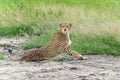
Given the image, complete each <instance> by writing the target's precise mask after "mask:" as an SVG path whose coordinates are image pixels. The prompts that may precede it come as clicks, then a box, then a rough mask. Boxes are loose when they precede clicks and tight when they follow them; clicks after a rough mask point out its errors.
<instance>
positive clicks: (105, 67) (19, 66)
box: [0, 39, 120, 80]
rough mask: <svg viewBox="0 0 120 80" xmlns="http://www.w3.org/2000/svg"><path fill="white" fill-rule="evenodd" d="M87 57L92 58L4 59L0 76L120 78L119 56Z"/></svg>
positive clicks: (0, 79)
mask: <svg viewBox="0 0 120 80" xmlns="http://www.w3.org/2000/svg"><path fill="white" fill-rule="evenodd" d="M9 40H10V39H9ZM13 40H14V39H13ZM3 41H4V40H3ZM8 42H9V41H8ZM14 42H15V40H14ZM20 42H21V41H20ZM13 44H15V43H13ZM1 49H2V48H1ZM1 51H2V50H1ZM85 57H88V60H82V61H80V60H77V59H75V58H70V59H67V60H64V61H49V60H46V61H40V62H24V61H17V62H14V61H10V60H8V59H7V60H0V80H120V57H119V56H110V55H85Z"/></svg>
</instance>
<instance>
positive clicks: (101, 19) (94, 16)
mask: <svg viewBox="0 0 120 80" xmlns="http://www.w3.org/2000/svg"><path fill="white" fill-rule="evenodd" d="M119 4H120V0H0V17H1V18H0V36H2V37H3V36H4V37H8V36H9V37H13V36H14V37H15V36H26V35H29V38H30V41H28V42H26V43H24V45H22V46H21V48H33V47H36V46H39V45H44V44H46V43H47V42H48V41H49V40H50V39H51V37H52V35H53V34H54V33H55V32H56V31H57V30H58V28H59V27H58V25H59V24H60V23H63V22H68V23H71V24H72V29H71V32H70V36H71V39H72V42H73V44H72V49H74V50H76V51H78V52H80V53H83V54H115V55H119V54H120V27H119V25H120V5H119ZM35 36H36V37H35Z"/></svg>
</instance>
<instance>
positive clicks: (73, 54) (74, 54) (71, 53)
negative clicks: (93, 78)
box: [64, 46, 86, 60]
mask: <svg viewBox="0 0 120 80" xmlns="http://www.w3.org/2000/svg"><path fill="white" fill-rule="evenodd" d="M64 51H65V53H67V54H69V55H72V56H74V57H76V58H77V59H78V60H86V58H83V56H82V55H81V54H79V53H78V52H76V51H73V50H71V49H70V46H69V47H68V48H65V49H64Z"/></svg>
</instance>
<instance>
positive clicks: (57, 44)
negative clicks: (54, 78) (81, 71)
mask: <svg viewBox="0 0 120 80" xmlns="http://www.w3.org/2000/svg"><path fill="white" fill-rule="evenodd" d="M71 26H72V25H71V24H70V23H62V24H60V25H59V30H58V32H56V33H55V34H54V36H53V38H52V39H51V40H50V41H49V42H48V43H47V44H46V45H44V46H42V47H40V48H37V49H34V50H30V51H26V52H24V54H23V55H22V56H21V57H15V56H14V55H13V56H12V55H11V54H12V53H11V54H10V56H9V57H10V59H12V60H14V61H22V60H24V61H42V60H46V59H49V58H51V57H54V56H56V55H58V54H61V53H67V54H69V55H72V56H74V57H76V58H77V59H79V60H84V59H85V58H83V56H82V55H81V54H79V53H78V52H76V51H73V50H71V48H70V47H71V43H72V42H71V40H70V37H69V32H70V29H71Z"/></svg>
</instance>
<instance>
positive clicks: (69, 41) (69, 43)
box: [66, 33, 72, 47]
mask: <svg viewBox="0 0 120 80" xmlns="http://www.w3.org/2000/svg"><path fill="white" fill-rule="evenodd" d="M67 36H68V43H67V46H66V47H69V46H71V43H72V41H71V40H70V37H69V33H68V35H67Z"/></svg>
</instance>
